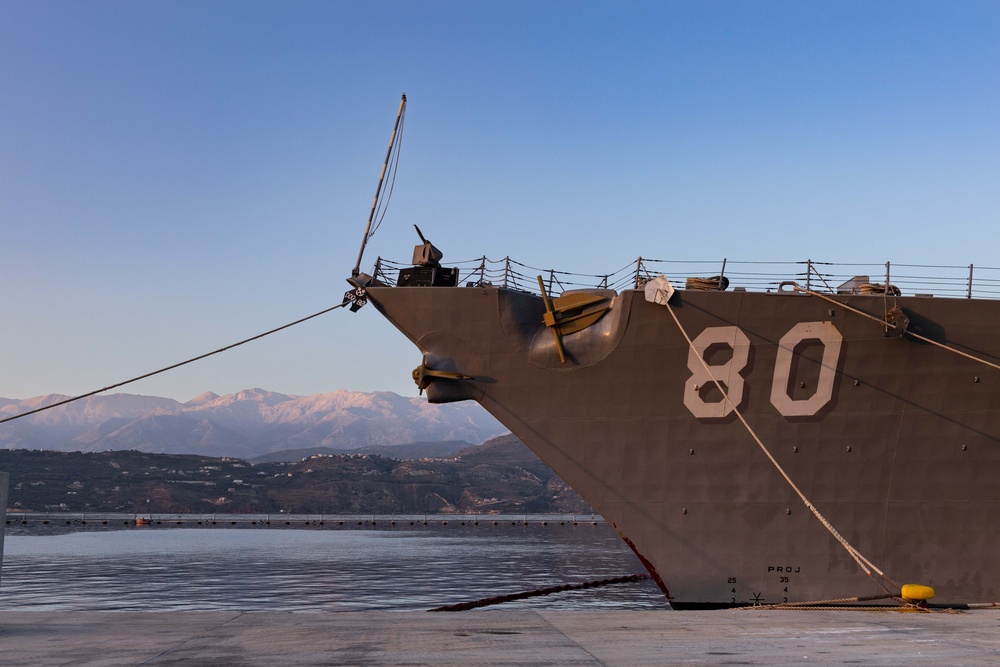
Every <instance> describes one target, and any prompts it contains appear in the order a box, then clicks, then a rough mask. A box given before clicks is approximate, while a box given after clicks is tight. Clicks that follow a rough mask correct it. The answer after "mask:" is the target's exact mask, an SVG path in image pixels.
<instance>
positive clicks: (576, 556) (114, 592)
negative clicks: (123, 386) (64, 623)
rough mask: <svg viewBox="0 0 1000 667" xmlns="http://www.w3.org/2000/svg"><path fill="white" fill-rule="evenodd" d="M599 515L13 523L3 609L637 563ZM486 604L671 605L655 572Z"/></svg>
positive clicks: (323, 594) (499, 590) (320, 602)
mask: <svg viewBox="0 0 1000 667" xmlns="http://www.w3.org/2000/svg"><path fill="white" fill-rule="evenodd" d="M642 571H643V568H642V566H641V564H640V563H639V561H638V559H637V558H636V557H635V556H634V555H633V554H632V552H631V551H630V550H629V549H628V547H627V546H625V544H624V543H623V542H622V541H621V539H620V538H619V537H618V536H617V535H616V534H615V533H614V531H613V530H612V529H611V528H609V527H608V526H607V525H605V524H603V523H598V525H596V526H595V525H591V524H590V523H589V522H588V523H584V522H581V523H580V524H579V525H575V526H574V525H571V524H567V525H562V526H560V525H551V524H550V525H547V526H542V525H539V524H534V525H527V526H523V525H519V526H511V525H500V526H492V525H488V524H487V525H480V526H476V527H472V526H463V527H459V526H454V525H452V526H448V527H444V526H441V525H440V524H438V525H430V526H417V527H415V528H414V527H407V528H395V529H374V528H366V529H346V528H341V529H336V530H331V529H327V530H308V529H295V528H270V529H261V528H257V529H241V528H233V529H229V528H160V529H157V528H129V529H124V530H100V531H75V532H63V533H62V534H30V535H25V534H18V533H17V532H16V531H14V532H13V534H12V532H11V531H8V534H7V539H6V548H5V554H4V559H3V572H2V578H0V610H101V611H120V610H132V611H184V610H236V611H296V612H303V611H323V612H329V611H361V610H370V609H380V610H423V609H430V608H433V607H437V606H441V605H446V604H454V603H458V602H465V601H469V600H477V599H481V598H486V597H491V596H497V595H506V594H511V593H517V592H521V591H527V590H532V589H538V588H545V587H549V586H557V585H562V584H576V583H583V582H585V581H592V580H598V579H604V578H608V577H615V576H622V575H627V574H632V573H638V572H642ZM491 608H493V609H576V610H580V609H597V608H602V609H608V608H613V609H666V608H668V605H667V604H666V602H665V600H664V598H663V595H662V594H661V593H660V591H659V590H658V589H657V588H656V586H655V584H653V583H652V582H650V581H648V580H647V581H641V582H636V583H630V584H620V585H614V586H607V587H603V588H598V589H585V590H580V591H567V592H563V593H557V594H554V595H549V596H545V597H535V598H530V599H527V600H521V601H517V602H512V603H506V604H503V605H500V606H498V607H491Z"/></svg>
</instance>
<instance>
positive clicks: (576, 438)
mask: <svg viewBox="0 0 1000 667" xmlns="http://www.w3.org/2000/svg"><path fill="white" fill-rule="evenodd" d="M368 295H369V297H370V299H371V301H372V302H373V303H374V305H375V306H376V307H377V308H378V310H379V311H381V312H382V313H383V314H384V315H385V316H386V317H387V318H388V319H389V320H390V321H391V322H392V324H393V325H395V326H396V327H397V328H398V329H399V330H400V331H401V332H403V333H404V334H405V335H406V336H407V337H408V338H409V339H410V340H411V341H412V342H413V343H414V344H415V345H416V346H417V348H419V350H420V352H421V353H422V354H423V355H425V366H426V368H427V369H432V370H436V371H451V372H454V373H459V374H462V375H466V376H470V377H473V378H475V379H461V378H456V377H442V376H438V377H434V378H430V379H429V381H428V386H427V392H428V396H429V398H430V400H432V401H435V402H448V401H454V400H467V399H471V400H476V401H478V402H479V403H481V404H482V405H483V406H484V407H485V408H486V409H487V410H488V411H489V412H491V413H492V414H493V415H494V416H496V418H497V419H499V420H500V421H501V422H502V423H503V424H504V425H505V426H507V427H508V428H510V430H511V431H512V432H513V433H514V434H516V435H517V436H518V437H519V438H521V440H522V441H523V442H524V443H525V444H526V445H528V446H529V447H530V448H531V449H532V450H534V451H535V452H536V453H537V454H538V455H539V456H540V457H541V458H542V459H543V460H544V461H545V462H546V463H548V464H549V465H550V466H551V467H552V468H553V469H554V470H555V471H556V472H557V473H558V474H560V475H561V476H562V477H563V478H564V479H565V480H566V481H567V482H568V483H569V484H570V485H571V486H573V488H574V489H576V490H577V491H578V492H579V493H580V494H581V495H582V496H583V497H584V498H585V499H586V500H587V501H588V502H589V503H591V504H592V505H593V506H594V507H595V508H596V509H597V510H598V511H599V512H600V513H601V514H602V515H603V516H604V517H605V519H607V520H608V521H609V522H610V523H612V524H613V525H614V527H615V528H616V530H617V531H618V532H619V533H620V534H621V535H622V537H623V538H624V539H625V540H626V541H627V542H628V543H629V545H630V546H631V547H632V548H633V549H634V550H635V552H636V553H637V554H638V555H639V556H640V558H641V559H642V560H643V562H644V563H645V564H646V565H647V567H648V568H649V570H650V572H651V573H652V574H653V576H654V578H655V579H656V581H657V582H658V583H659V585H660V586H661V588H662V589H663V591H664V593H665V594H666V595H667V597H668V598H669V599H670V601H671V603H672V604H673V605H674V606H675V607H677V608H685V607H687V608H698V607H714V606H729V605H741V604H754V603H761V604H765V603H781V602H786V601H787V602H795V601H808V600H824V599H831V598H845V597H850V596H859V595H869V594H877V593H879V592H880V589H879V588H878V587H877V586H876V584H875V582H874V581H873V580H872V579H871V578H870V577H868V576H867V575H866V574H865V573H864V572H863V571H862V570H861V569H860V568H859V567H858V566H857V565H856V563H855V562H854V560H853V559H852V558H851V557H850V556H849V555H848V554H847V552H846V551H845V550H844V548H843V547H842V546H841V545H840V544H839V543H838V542H837V541H836V540H835V539H834V538H833V537H832V536H831V534H830V533H829V532H828V531H827V530H826V529H825V528H824V527H823V526H822V525H821V523H820V522H819V521H818V520H817V519H816V517H815V516H813V515H812V514H811V513H810V511H809V510H808V509H807V508H806V507H805V506H804V504H803V502H802V501H801V500H800V499H799V497H798V496H797V495H796V494H795V492H794V491H793V490H792V489H791V487H790V486H789V484H788V483H787V482H786V481H785V480H784V479H783V478H782V477H781V476H780V474H779V473H778V471H777V470H776V468H775V466H774V465H772V463H771V462H770V461H769V460H768V459H767V457H766V456H765V454H764V453H763V452H762V451H761V449H760V448H759V447H758V445H757V444H756V443H755V442H754V441H753V439H752V438H751V437H750V435H749V434H748V432H747V430H746V429H745V428H744V426H743V425H742V424H741V423H740V422H739V421H738V420H737V418H736V415H735V414H733V413H731V412H730V413H729V414H724V413H725V412H726V409H725V403H724V402H722V401H721V396H720V395H719V394H718V392H717V390H716V389H715V388H714V387H713V386H712V384H711V382H710V381H706V378H705V377H704V371H703V370H699V366H700V364H699V363H696V362H697V358H696V357H695V356H694V353H693V352H692V351H691V349H690V348H689V345H688V343H687V342H686V341H685V339H684V338H683V336H682V335H681V331H680V330H679V328H678V326H677V324H676V323H675V322H674V320H673V319H672V318H671V316H670V314H669V312H668V311H667V310H666V308H664V307H663V306H659V305H655V304H652V303H649V302H647V301H646V300H645V298H644V296H643V292H642V291H638V290H628V291H624V292H622V293H621V294H619V295H617V296H616V297H615V298H614V302H613V306H612V308H611V310H610V311H609V312H608V313H607V314H606V315H605V316H604V317H603V318H602V319H601V320H600V322H599V323H598V324H596V325H594V326H592V327H590V328H588V329H586V330H584V331H581V332H579V333H575V334H571V335H569V336H566V337H564V339H563V340H564V344H565V347H566V352H567V355H568V357H569V359H568V362H567V363H566V364H561V363H560V361H559V357H558V354H557V351H556V349H555V343H554V338H553V336H552V332H551V331H550V330H548V329H546V327H545V326H543V324H542V314H543V312H544V306H543V303H542V299H541V298H539V297H536V296H533V295H530V294H526V293H523V292H518V291H514V290H507V289H502V288H496V287H380V286H376V287H370V288H369V289H368ZM677 297H679V298H676V299H675V301H674V302H672V303H673V304H674V312H675V313H676V314H677V316H678V318H679V320H680V322H681V324H682V325H683V327H684V329H685V330H686V331H687V332H688V334H689V335H690V336H691V337H692V338H694V339H695V343H696V344H697V345H699V346H700V348H699V349H700V354H701V355H702V357H703V358H704V359H706V361H708V363H709V364H711V365H712V368H713V369H714V370H713V373H715V374H717V375H718V376H719V378H720V379H721V380H723V382H724V383H725V384H726V386H727V387H728V391H729V393H730V394H731V395H732V396H733V398H734V400H735V401H736V402H738V404H739V409H740V410H741V412H742V413H743V414H744V415H745V417H746V419H747V421H748V422H749V423H750V425H751V426H752V427H753V429H754V430H755V431H756V433H757V434H758V435H759V437H760V439H761V440H762V441H763V443H764V444H765V445H766V446H767V447H768V449H769V450H770V451H771V453H772V454H773V455H774V457H775V458H776V459H777V461H778V462H779V463H780V464H781V466H783V467H784V468H785V470H786V471H787V472H788V474H789V476H790V477H791V479H792V480H793V481H794V482H795V484H797V485H798V487H799V488H800V489H801V490H802V491H803V492H804V494H805V495H806V496H808V498H809V499H810V500H811V501H812V502H813V504H814V505H815V506H816V508H817V509H818V510H819V511H820V512H821V513H822V514H823V515H824V516H825V517H826V518H827V519H828V520H829V521H830V523H831V524H832V525H833V526H834V527H836V529H837V530H838V531H839V532H840V533H841V534H842V535H843V536H844V537H845V538H846V539H847V540H848V541H849V542H850V543H851V544H852V545H853V546H854V547H855V548H857V549H858V550H859V551H860V552H861V553H862V554H864V555H865V556H867V557H868V558H869V559H870V560H871V561H873V562H874V563H876V564H877V565H878V566H879V567H881V568H882V569H883V570H884V571H885V573H886V575H887V576H888V577H890V578H891V579H892V580H894V581H895V582H897V583H899V584H904V583H920V584H927V585H930V586H933V587H934V588H935V589H936V592H937V597H936V599H935V600H934V602H936V603H944V604H965V603H976V602H993V601H995V600H998V599H1000V558H998V554H1000V550H998V548H1000V539H998V533H997V522H998V518H1000V484H998V477H1000V475H998V473H1000V412H998V407H1000V391H998V387H1000V372H998V371H996V370H994V369H991V368H989V367H987V366H984V365H983V364H980V363H976V362H975V361H971V360H968V359H965V358H962V357H960V356H958V355H955V354H952V353H950V352H948V351H946V350H942V349H939V348H937V347H935V346H933V345H930V344H927V343H922V342H919V341H915V340H912V339H910V338H886V336H885V331H884V329H883V327H882V326H881V325H880V324H879V323H877V322H873V321H871V320H869V319H866V318H864V317H861V316H859V315H857V314H854V313H851V312H848V311H846V310H843V309H841V308H838V307H836V306H834V305H831V304H830V303H828V302H825V301H823V300H821V299H819V298H816V297H810V296H805V295H800V294H786V293H771V294H764V293H740V292H696V291H684V292H680V293H678V295H677ZM835 298H836V299H837V300H838V301H839V302H841V303H844V304H848V305H851V306H853V307H855V308H858V309H861V310H864V311H867V312H869V313H872V314H873V315H875V316H876V317H879V318H881V317H882V316H883V315H884V301H883V299H882V298H881V297H871V296H838V297H835ZM893 302H895V303H898V304H899V305H900V306H901V307H902V308H903V309H904V310H905V311H906V313H907V314H908V315H909V317H910V320H911V325H910V328H911V330H916V331H919V332H921V333H922V334H923V335H925V336H927V337H929V338H931V339H934V340H937V341H939V342H943V343H947V344H948V345H949V346H952V347H954V348H957V349H961V350H963V351H966V352H969V353H972V354H974V355H976V356H978V357H981V358H983V359H986V360H988V361H990V362H993V363H997V362H998V361H1000V339H998V338H997V337H996V335H995V332H996V330H997V323H1000V302H994V301H981V300H965V299H939V298H919V297H911V298H896V299H890V302H889V304H888V305H890V306H891V305H892V303H893ZM779 343H780V345H779ZM415 359H416V355H415Z"/></svg>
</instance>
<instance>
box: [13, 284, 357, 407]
mask: <svg viewBox="0 0 1000 667" xmlns="http://www.w3.org/2000/svg"><path fill="white" fill-rule="evenodd" d="M349 303H350V301H344V302H343V303H338V304H337V305H336V306H331V307H330V308H327V309H325V310H321V311H319V312H318V313H313V314H312V315H309V316H307V317H303V318H301V319H298V320H295V321H294V322H289V323H288V324H284V325H282V326H280V327H277V328H276V329H271V330H270V331H265V332H264V333H262V334H257V335H256V336H251V337H250V338H246V339H244V340H241V341H240V342H238V343H233V344H232V345H227V346H225V347H220V348H219V349H218V350H213V351H212V352H206V353H205V354H200V355H198V356H197V357H192V358H191V359H188V360H187V361H182V362H180V363H176V364H171V365H170V366H167V367H165V368H161V369H159V370H156V371H153V372H151V373H144V374H143V375H139V376H138V377H134V378H132V379H130V380H125V381H124V382H117V383H115V384H112V385H108V386H107V387H103V388H101V389H95V390H94V391H88V392H87V393H86V394H80V395H79V396H73V397H72V398H67V399H64V400H62V401H57V402H55V403H52V404H51V405H44V406H42V407H40V408H35V409H34V410H29V411H27V412H22V413H20V414H16V415H14V416H13V417H6V418H4V419H0V424H3V423H5V422H9V421H13V420H15V419H20V418H21V417H27V416H28V415H33V414H37V413H39V412H43V411H45V410H51V409H52V408H58V407H59V406H60V405H66V404H67V403H72V402H73V401H79V400H80V399H83V398H88V397H90V396H94V395H96V394H100V393H102V392H105V391H110V390H112V389H117V388H118V387H122V386H124V385H127V384H131V383H133V382H138V381H139V380H145V379H146V378H148V377H153V376H154V375H159V374H160V373H166V372H167V371H172V370H173V369H175V368H180V367H181V366H186V365H187V364H191V363H194V362H195V361H201V360H202V359H205V358H207V357H211V356H212V355H214V354H219V353H220V352H225V351H226V350H231V349H233V348H234V347H239V346H240V345H243V344H245V343H249V342H251V341H255V340H257V339H259V338H263V337H264V336H270V335H271V334H273V333H277V332H279V331H282V330H284V329H287V328H289V327H293V326H295V325H296V324H302V323H303V322H305V321H307V320H311V319H313V318H314V317H319V316H320V315H326V314H327V313H329V312H330V311H333V310H337V309H338V308H343V307H344V306H346V305H348V304H349Z"/></svg>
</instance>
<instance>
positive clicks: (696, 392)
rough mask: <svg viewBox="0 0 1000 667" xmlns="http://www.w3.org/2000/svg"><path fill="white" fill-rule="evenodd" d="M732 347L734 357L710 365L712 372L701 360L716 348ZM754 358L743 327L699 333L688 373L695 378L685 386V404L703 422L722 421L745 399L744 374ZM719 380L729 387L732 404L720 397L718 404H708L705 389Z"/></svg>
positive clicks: (691, 350) (717, 328)
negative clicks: (751, 358) (721, 346)
mask: <svg viewBox="0 0 1000 667" xmlns="http://www.w3.org/2000/svg"><path fill="white" fill-rule="evenodd" d="M717 344H723V345H728V346H729V347H730V349H732V351H733V355H732V357H731V358H730V359H729V361H727V362H726V363H724V364H718V365H712V364H709V365H708V369H710V370H711V375H710V374H709V371H708V370H706V368H705V365H704V364H702V363H701V360H703V359H704V358H705V352H706V350H708V348H709V347H711V346H712V345H717ZM749 359H750V339H749V338H747V335H746V334H745V333H743V332H742V331H740V329H739V327H709V328H707V329H705V330H704V331H702V332H701V333H700V334H698V337H697V338H695V339H694V340H693V341H692V347H691V348H689V349H688V370H690V371H691V377H690V378H688V382H687V384H686V385H685V387H684V405H686V406H687V409H688V410H690V411H691V414H693V415H694V416H695V417H698V418H699V419H718V418H720V417H726V416H728V415H729V413H731V412H732V411H733V405H739V404H740V403H741V402H742V400H743V389H744V386H745V382H744V380H743V376H742V375H740V373H742V372H743V370H744V369H745V368H746V365H747V361H748V360H749ZM713 376H714V377H715V379H717V380H718V381H719V383H720V384H722V385H723V386H724V387H725V388H726V393H727V394H729V398H730V399H731V400H732V404H730V403H729V401H727V400H726V399H725V397H722V396H720V397H719V400H718V401H706V400H705V398H704V397H703V396H702V393H701V391H702V388H703V387H705V386H706V385H709V386H711V385H712V377H713Z"/></svg>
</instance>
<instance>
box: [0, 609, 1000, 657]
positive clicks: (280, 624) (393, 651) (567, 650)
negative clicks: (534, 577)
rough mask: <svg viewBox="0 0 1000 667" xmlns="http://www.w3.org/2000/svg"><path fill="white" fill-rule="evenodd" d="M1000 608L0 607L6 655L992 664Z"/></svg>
mask: <svg viewBox="0 0 1000 667" xmlns="http://www.w3.org/2000/svg"><path fill="white" fill-rule="evenodd" d="M998 623H1000V616H998V615H997V613H996V612H993V611H977V612H968V613H934V614H922V613H908V614H907V613H895V612H864V611H754V610H745V611H733V610H728V611H702V612H672V611H663V612H659V611H653V612H649V611H641V612H639V611H637V612H620V611H615V612H594V611H587V612H568V611H523V610H522V611H477V612H460V613H437V614H429V613H422V612H344V613H316V614H311V613H271V612H253V613H241V612H166V613H155V612H153V613H150V612H41V611H38V612H0V646H2V647H3V649H2V658H0V662H2V663H3V664H6V665H139V664H142V665H181V664H183V665H195V666H196V665H213V666H226V665H240V666H243V665H462V666H463V667H465V666H470V665H573V666H574V667H576V666H586V665H622V666H625V665H627V666H629V667H640V666H645V665H649V666H657V667H660V666H662V665H722V664H730V665H735V664H739V665H743V664H755V665H802V664H814V665H836V664H863V665H952V666H954V665H988V664H997V663H1000V633H998V632H997V625H998Z"/></svg>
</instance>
